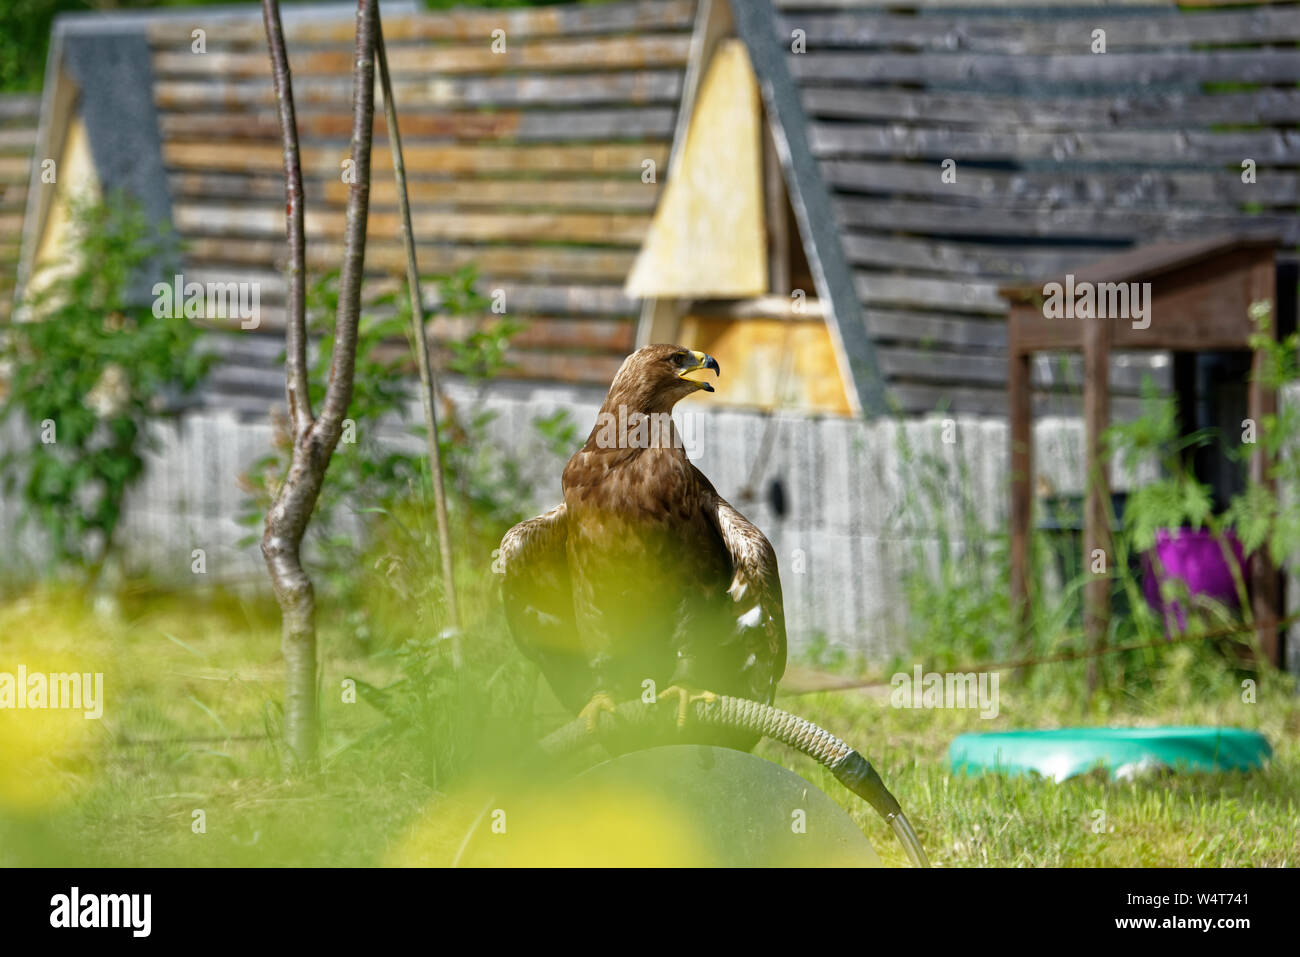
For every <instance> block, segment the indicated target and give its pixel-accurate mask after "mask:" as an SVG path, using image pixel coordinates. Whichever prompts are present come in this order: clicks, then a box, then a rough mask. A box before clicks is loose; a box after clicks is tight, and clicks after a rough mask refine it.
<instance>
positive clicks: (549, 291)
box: [185, 266, 636, 329]
mask: <svg viewBox="0 0 1300 957" xmlns="http://www.w3.org/2000/svg"><path fill="white" fill-rule="evenodd" d="M374 275H376V276H378V275H380V274H374ZM185 280H186V282H199V283H208V282H257V283H258V284H259V289H260V304H261V319H262V323H261V327H262V328H273V329H276V328H283V323H284V310H283V308H282V307H281V306H280V304H281V303H283V302H284V278H283V276H281V275H280V274H278V273H275V272H270V271H266V270H255V269H240V270H224V269H222V268H220V267H219V266H201V267H200V266H192V267H190V268H188V269H186V271H185ZM402 288H403V284H402V282H401V281H400V280H398V279H397V278H396V277H392V278H389V279H379V278H377V279H375V280H373V281H367V284H366V289H365V297H366V301H367V302H370V301H373V298H374V297H378V296H381V295H384V294H387V293H392V292H400V291H401V289H402ZM477 288H478V291H479V292H480V293H482V294H483V295H486V296H492V297H494V298H496V299H498V300H499V301H500V302H501V303H502V305H503V307H504V309H505V312H504V313H502V315H563V316H577V315H584V316H585V315H591V316H609V317H615V316H616V317H623V318H630V317H632V316H633V315H635V314H636V303H634V302H633V300H631V299H629V298H628V297H627V296H625V295H624V294H623V288H622V285H601V284H595V283H576V282H574V283H566V284H563V285H556V284H548V283H544V282H536V281H529V279H526V278H525V279H511V278H507V277H503V276H493V275H483V276H482V277H480V279H479V281H478V283H477ZM424 297H425V306H426V308H427V309H428V310H429V314H430V315H433V314H434V313H436V312H437V310H438V291H437V289H436V288H434V287H432V286H428V287H426V288H425V289H424ZM372 313H373V314H374V315H376V316H383V315H386V314H391V310H389V311H388V312H385V310H384V309H381V308H375V309H373V310H367V314H372ZM493 314H494V315H495V313H493Z"/></svg>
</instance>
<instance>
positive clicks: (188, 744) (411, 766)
mask: <svg viewBox="0 0 1300 957" xmlns="http://www.w3.org/2000/svg"><path fill="white" fill-rule="evenodd" d="M469 605H470V612H471V614H476V613H477V614H480V615H482V616H483V620H487V621H491V620H492V619H491V617H490V615H488V613H487V610H488V609H490V606H491V599H490V595H488V593H486V592H485V593H484V596H480V600H479V603H478V605H477V606H476V605H475V604H474V603H473V602H472V601H471V602H470V603H469ZM321 619H322V631H323V634H322V644H323V655H322V659H323V662H324V669H323V675H322V703H323V704H322V707H323V722H324V727H325V729H326V739H325V746H324V749H323V754H324V761H323V768H322V770H321V772H320V773H319V774H318V775H316V776H314V777H312V778H310V779H306V780H303V779H295V778H293V777H291V776H289V775H287V774H286V773H285V772H284V770H283V766H284V765H283V757H284V756H283V755H282V754H281V753H280V751H279V750H278V748H277V746H276V744H275V739H276V736H277V733H278V728H279V711H278V703H277V702H278V699H279V693H280V671H279V667H280V659H279V640H278V615H277V613H276V610H275V608H274V606H273V605H272V604H271V603H270V602H268V601H266V600H265V599H240V598H237V597H234V596H232V595H229V594H223V593H216V592H213V593H185V594H165V593H149V594H140V595H135V596H132V595H130V594H127V596H126V597H125V598H124V599H123V600H122V601H121V602H119V604H118V607H117V608H116V610H114V609H105V608H103V607H101V608H100V609H98V610H92V609H91V608H90V607H88V606H87V604H86V602H85V600H84V598H83V597H82V596H81V595H80V594H79V593H78V592H77V591H76V590H75V589H55V588H45V589H38V590H35V591H26V592H21V593H19V594H16V595H11V596H9V597H8V598H7V599H6V600H5V601H4V602H3V603H0V671H5V670H8V671H12V670H14V666H15V664H16V663H19V662H21V663H25V664H26V665H27V667H28V669H29V671H35V670H41V669H45V670H63V668H64V667H75V668H76V669H77V670H83V671H84V670H102V671H103V672H104V673H105V698H106V703H105V710H104V717H103V719H102V720H100V721H85V720H83V719H81V718H77V719H76V720H71V721H70V720H68V719H67V718H66V717H63V716H60V715H56V714H55V713H53V712H48V711H47V712H15V711H6V712H0V863H3V864H6V865H16V864H54V863H60V864H82V865H182V866H186V865H204V864H216V865H287V864H304V865H375V864H386V863H391V864H446V863H448V862H449V861H450V860H451V859H452V857H453V856H454V854H455V851H456V848H457V846H458V845H459V842H460V840H461V837H462V836H463V835H464V833H465V832H466V830H467V829H468V827H469V826H470V824H471V822H472V821H473V820H474V818H475V816H476V815H477V814H478V812H479V811H480V809H481V807H482V803H483V800H484V796H485V795H486V794H488V793H490V791H491V789H492V788H493V787H494V786H495V779H496V778H498V777H499V776H500V775H501V774H502V773H504V771H505V770H506V769H507V768H508V765H509V760H510V759H509V755H510V754H511V753H512V750H511V749H512V748H515V747H517V746H518V745H519V744H520V743H522V742H523V741H525V740H527V739H528V738H529V737H530V736H532V735H535V734H536V733H538V732H540V731H543V730H545V729H546V728H547V727H550V726H555V725H557V724H558V723H560V722H561V721H563V720H564V716H563V715H562V714H560V713H559V711H558V709H557V708H556V706H555V705H554V703H553V701H551V700H550V699H549V695H548V693H547V692H546V691H545V690H544V689H543V688H542V686H541V683H540V679H539V678H538V677H537V675H536V674H535V673H534V672H533V671H532V670H531V666H529V665H527V664H526V663H524V662H523V661H522V660H521V659H520V658H519V657H518V655H517V653H516V652H515V651H514V650H513V649H512V648H511V647H510V645H509V643H508V642H507V641H506V640H505V639H504V638H502V637H501V635H500V632H499V630H497V629H495V628H493V627H490V626H483V627H481V628H480V629H478V630H474V629H471V631H470V634H469V635H468V636H467V642H466V652H467V657H468V659H469V660H468V663H467V665H466V668H465V672H464V673H462V674H461V675H460V676H459V677H457V676H454V675H452V674H451V673H450V672H449V671H448V670H447V669H446V668H444V667H443V666H442V665H441V664H440V662H441V660H442V658H443V657H445V656H444V655H443V653H442V651H441V650H440V648H439V647H437V646H432V647H430V648H426V649H424V651H423V652H422V655H423V657H422V656H420V655H411V654H408V655H406V656H401V655H394V654H391V653H388V652H386V651H385V650H384V649H375V648H369V649H367V648H363V647H360V646H359V645H358V644H357V643H356V642H355V641H354V640H353V639H345V638H343V637H341V636H340V635H339V634H338V633H337V632H336V631H335V630H333V629H332V628H331V623H332V621H334V620H336V616H332V615H330V614H328V613H323V614H322V616H321ZM1159 658H1160V660H1159V661H1158V662H1157V664H1158V666H1159V668H1158V673H1159V676H1160V677H1159V680H1157V681H1156V682H1154V683H1150V684H1149V685H1148V686H1147V688H1146V690H1145V691H1144V692H1143V693H1141V694H1139V693H1136V692H1131V691H1130V692H1127V693H1125V692H1116V693H1112V694H1110V695H1108V696H1101V697H1099V698H1098V699H1097V700H1095V701H1094V702H1093V704H1091V705H1085V704H1083V703H1082V700H1081V696H1080V695H1078V694H1077V693H1075V692H1074V691H1073V689H1076V688H1079V687H1081V686H1082V670H1081V669H1082V666H1080V665H1055V666H1046V667H1043V668H1042V669H1040V672H1039V674H1037V675H1036V676H1035V677H1034V678H1033V679H1032V680H1031V681H1030V682H1029V683H1028V684H1016V683H1012V682H1011V681H1010V679H1009V677H1008V678H1007V679H1005V680H1004V682H1003V685H1002V693H1001V706H1000V713H999V715H998V717H997V718H995V719H993V720H988V721H986V720H981V719H980V718H979V716H978V713H977V712H975V711H953V710H948V711H944V710H931V711H912V710H900V709H894V708H892V707H890V705H889V702H888V698H887V696H884V695H882V694H880V693H879V692H878V691H876V692H871V691H866V692H864V691H839V692H819V693H813V694H804V695H786V696H782V697H781V698H780V699H779V700H778V702H777V703H778V704H779V705H781V706H782V707H785V708H787V709H789V710H793V711H796V712H798V713H800V714H803V715H804V716H806V717H808V718H811V719H812V720H814V721H816V722H818V723H820V724H822V725H823V726H825V727H826V728H828V729H829V730H831V731H834V732H835V733H837V734H839V735H840V736H841V737H843V738H845V739H846V740H848V741H849V742H850V743H852V744H854V745H855V746H857V747H858V748H859V749H860V750H862V751H863V752H864V753H866V754H867V755H868V756H869V757H870V758H871V759H872V761H873V762H874V763H875V765H876V766H877V768H878V769H879V771H880V773H881V774H882V776H883V777H884V779H885V781H886V783H887V784H888V785H889V786H890V788H891V789H892V790H893V792H894V793H895V794H896V795H897V796H898V798H899V799H900V801H901V802H902V804H903V806H904V808H905V809H906V810H907V813H908V815H909V817H910V818H911V820H912V822H913V824H914V825H915V827H916V829H917V831H918V832H919V834H920V836H921V839H922V841H923V843H924V845H925V847H926V849H927V850H928V852H929V854H930V856H931V858H932V860H933V862H934V863H935V864H936V865H938V866H946V867H951V866H965V865H973V866H987V865H993V866H1035V865H1052V866H1198V867H1199V866H1253V865H1259V866H1286V865H1294V864H1295V863H1296V862H1297V857H1298V856H1300V855H1298V852H1297V845H1298V844H1300V840H1298V835H1297V828H1298V824H1297V822H1298V820H1300V745H1297V737H1298V735H1297V732H1300V703H1298V702H1297V699H1296V697H1295V696H1294V685H1293V684H1292V683H1291V682H1290V681H1288V680H1286V679H1283V678H1280V677H1274V678H1272V679H1267V678H1266V679H1264V680H1262V681H1261V683H1260V685H1259V689H1258V692H1257V694H1258V703H1255V704H1247V703H1244V702H1243V701H1242V695H1241V687H1240V676H1239V675H1233V674H1231V673H1230V672H1228V670H1227V669H1226V668H1222V667H1218V668H1216V667H1215V664H1214V662H1213V660H1212V659H1209V660H1207V659H1206V657H1205V656H1203V655H1202V656H1198V655H1197V654H1195V653H1194V652H1193V650H1192V649H1190V648H1188V647H1175V648H1171V649H1170V650H1167V651H1163V650H1162V652H1161V653H1160V656H1159ZM56 666H57V667H56ZM345 678H353V679H358V680H359V681H360V682H361V683H362V686H363V690H364V688H365V686H366V685H370V686H379V687H382V686H386V685H390V684H391V683H392V682H394V681H397V680H399V679H402V678H404V679H405V681H404V683H402V684H399V685H398V686H396V688H394V689H393V690H392V692H391V693H390V700H392V701H394V702H396V704H395V705H394V707H396V708H397V711H398V712H399V718H398V721H397V724H396V725H393V726H389V727H390V729H391V728H393V727H396V728H397V730H396V731H395V732H394V733H383V732H382V731H381V730H379V729H383V728H384V727H385V726H386V724H387V721H388V718H386V717H385V715H384V714H382V713H381V712H380V711H379V710H377V709H376V708H375V707H373V706H372V705H371V704H370V703H368V702H367V700H366V696H365V695H363V696H362V697H361V699H359V700H358V701H357V702H356V703H348V702H345V701H344V700H343V698H344V685H343V681H344V679H345ZM412 702H415V703H412ZM521 708H523V709H526V711H527V712H528V713H530V714H532V715H533V716H534V720H533V721H532V722H529V721H528V720H526V719H525V720H520V719H519V717H518V715H519V713H520V710H519V709H521ZM512 709H513V711H512ZM391 715H392V712H391V711H390V717H391ZM42 722H44V723H42ZM1107 723H1112V724H1121V723H1122V724H1143V725H1151V724H1183V723H1195V724H1225V725H1235V726H1240V727H1244V728H1251V729H1258V730H1260V731H1262V732H1263V733H1264V734H1265V735H1266V736H1267V737H1268V739H1269V741H1270V743H1271V744H1272V746H1273V748H1274V752H1275V755H1274V759H1273V761H1272V763H1271V765H1270V766H1269V767H1268V768H1267V769H1266V770H1264V771H1261V772H1258V773H1254V774H1248V775H1246V774H1224V775H1178V776H1163V777H1156V778H1150V779H1143V780H1138V781H1135V782H1131V783H1116V782H1112V781H1109V780H1108V779H1107V778H1106V777H1105V776H1104V775H1102V774H1101V773H1099V772H1098V773H1094V774H1092V775H1088V776H1085V777H1082V778H1077V779H1074V780H1071V781H1068V782H1066V783H1063V784H1055V783H1051V782H1047V781H1042V780H1036V779H1030V778H1007V777H1002V776H985V777H956V776H953V775H952V774H950V773H949V772H948V770H947V769H946V768H945V766H944V758H945V754H946V750H947V746H948V743H949V742H950V741H951V739H952V738H953V736H954V735H956V734H959V733H961V732H963V731H987V730H1005V729H1012V728H1024V727H1060V726H1065V725H1071V724H1107ZM758 753H759V754H760V755H762V756H764V757H766V758H768V759H770V760H773V761H776V762H779V763H781V764H784V765H786V766H787V767H789V768H791V769H793V770H795V771H797V772H799V773H801V774H803V775H805V776H806V777H807V778H808V779H809V780H810V781H812V782H813V783H815V784H817V785H818V786H820V787H821V788H822V789H823V790H825V791H826V792H827V793H828V794H830V795H831V796H832V797H834V798H835V799H836V800H837V801H839V802H841V803H842V804H843V805H844V806H845V807H846V808H848V809H849V810H850V813H852V815H853V816H854V817H855V818H856V819H857V820H858V821H859V822H860V823H861V824H862V825H863V826H864V828H865V829H866V832H867V834H868V835H869V837H870V839H871V841H872V843H873V844H874V845H875V846H876V848H877V850H878V851H879V852H880V854H881V856H882V858H883V859H884V860H885V861H886V862H887V863H889V864H891V865H901V864H903V863H904V862H905V859H904V857H903V854H902V851H901V849H900V848H899V847H898V845H897V844H896V843H895V841H894V840H893V838H892V836H891V834H890V833H889V831H888V829H887V828H886V827H885V825H884V824H883V823H882V822H880V821H879V820H878V819H877V818H876V817H875V816H874V814H873V812H871V811H870V809H869V808H867V807H866V806H865V805H863V804H862V803H861V802H858V801H857V799H855V798H853V797H852V796H851V795H849V794H847V792H845V791H844V790H843V788H841V786H840V785H839V784H838V783H837V782H836V781H835V780H834V779H833V778H832V777H831V776H830V774H829V773H827V772H824V771H822V770H821V769H820V768H818V767H817V766H816V765H814V764H813V763H812V762H811V761H808V760H807V759H805V758H803V757H802V756H801V755H798V754H795V753H793V752H790V751H788V750H786V749H785V748H783V747H782V746H779V745H774V744H772V743H770V742H763V743H762V744H761V745H760V746H759V748H758ZM196 812H202V813H201V818H200V817H196ZM1099 812H1101V813H1100V814H1099ZM200 819H201V820H202V823H203V825H204V827H203V829H202V832H201V833H199V832H197V825H196V821H197V820H200Z"/></svg>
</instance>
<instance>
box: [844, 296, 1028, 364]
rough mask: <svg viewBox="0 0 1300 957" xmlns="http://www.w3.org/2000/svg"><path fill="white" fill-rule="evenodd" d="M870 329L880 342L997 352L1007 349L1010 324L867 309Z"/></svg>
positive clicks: (936, 314)
mask: <svg viewBox="0 0 1300 957" xmlns="http://www.w3.org/2000/svg"><path fill="white" fill-rule="evenodd" d="M866 321H867V328H868V329H870V330H871V334H872V336H874V337H875V338H876V339H877V340H878V341H880V342H911V343H921V344H923V345H927V346H930V345H934V346H947V347H948V348H958V349H968V350H972V351H976V352H978V351H988V352H995V353H998V354H999V355H1000V354H1001V353H1002V350H1005V349H1006V346H1007V324H1006V322H1005V321H1004V320H1002V319H972V318H956V317H954V316H953V315H951V314H948V315H945V314H943V313H927V312H914V311H912V310H906V309H884V308H880V307H878V306H873V307H872V308H869V309H867V310H866Z"/></svg>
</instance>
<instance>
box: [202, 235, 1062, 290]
mask: <svg viewBox="0 0 1300 957" xmlns="http://www.w3.org/2000/svg"><path fill="white" fill-rule="evenodd" d="M416 254H417V256H418V259H419V264H420V269H421V271H422V272H423V273H424V274H425V275H428V276H433V275H445V274H447V273H450V272H453V271H454V270H457V269H460V268H462V267H464V266H470V265H473V266H476V267H477V268H478V270H479V272H480V273H483V274H488V275H495V276H505V277H509V278H512V279H519V278H529V279H533V280H537V281H556V280H584V279H589V280H604V281H607V282H621V281H622V280H623V279H624V278H625V277H626V276H627V273H628V270H629V269H631V268H632V260H633V257H634V256H635V253H633V252H632V251H631V250H623V249H600V248H586V247H562V246H519V245H500V246H497V245H493V246H468V245H462V246H454V245H447V244H442V243H428V242H420V243H418V244H417V246H416ZM284 255H285V251H284V240H283V239H280V238H267V239H249V238H247V237H239V238H234V239H222V238H217V237H210V236H195V237H192V238H189V239H188V242H187V245H186V258H187V261H189V262H193V263H200V264H206V265H218V264H223V265H228V266H240V265H244V266H267V265H271V264H276V265H278V264H279V263H280V262H281V260H282V259H283V257H284ZM342 255H343V244H342V242H341V241H336V242H330V241H323V242H313V243H311V244H310V245H309V246H308V247H307V264H308V266H309V268H312V269H314V270H325V269H331V268H337V267H338V264H339V263H340V262H341V261H342V259H341V257H342ZM366 267H367V268H368V269H372V270H381V271H385V272H391V273H404V271H405V269H406V254H405V251H404V249H403V247H402V245H401V243H400V242H398V241H397V240H396V239H385V240H374V241H369V242H367V243H366ZM1047 272H1048V271H1047V270H1044V271H1040V272H1035V273H1031V274H1030V275H1039V274H1042V275H1046V274H1047Z"/></svg>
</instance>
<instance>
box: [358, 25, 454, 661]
mask: <svg viewBox="0 0 1300 957" xmlns="http://www.w3.org/2000/svg"><path fill="white" fill-rule="evenodd" d="M375 56H376V58H377V59H378V62H379V84H380V88H381V89H382V90H383V91H384V117H385V118H386V119H387V121H388V144H389V149H390V150H391V151H392V154H393V176H394V178H395V179H396V180H397V208H398V212H399V213H400V215H401V220H402V242H403V244H404V245H405V246H406V285H407V288H408V289H409V290H410V294H411V326H412V329H411V331H412V334H413V336H414V338H413V341H412V345H413V348H414V349H415V361H416V365H417V366H418V367H419V369H420V398H421V399H422V400H423V403H424V429H425V442H426V444H427V446H428V453H429V478H430V480H431V481H432V482H433V508H434V515H435V517H436V519H437V522H438V550H439V551H440V552H441V553H442V589H443V593H444V594H445V595H446V596H447V615H448V617H449V618H450V619H451V627H452V635H451V657H452V664H453V665H454V666H455V667H457V668H459V667H460V610H459V608H458V607H457V605H456V573H455V567H454V565H453V563H452V554H451V531H450V529H449V528H448V526H447V492H446V487H445V485H444V483H443V477H442V450H441V449H440V448H439V446H438V412H437V408H436V406H435V405H434V395H435V391H436V385H435V382H434V377H433V364H432V363H431V362H430V361H429V339H428V334H427V332H426V331H425V327H424V300H423V298H422V297H421V295H420V269H419V266H418V265H417V263H416V256H415V236H414V235H413V233H412V231H411V206H410V203H409V201H408V199H407V195H406V163H405V162H404V160H403V159H402V137H401V134H400V133H399V132H398V129H397V104H396V103H394V102H393V85H392V82H391V81H390V79H389V76H388V53H387V51H386V50H385V49H384V27H383V23H382V22H380V23H379V24H378V25H377V26H376V37H375Z"/></svg>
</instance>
